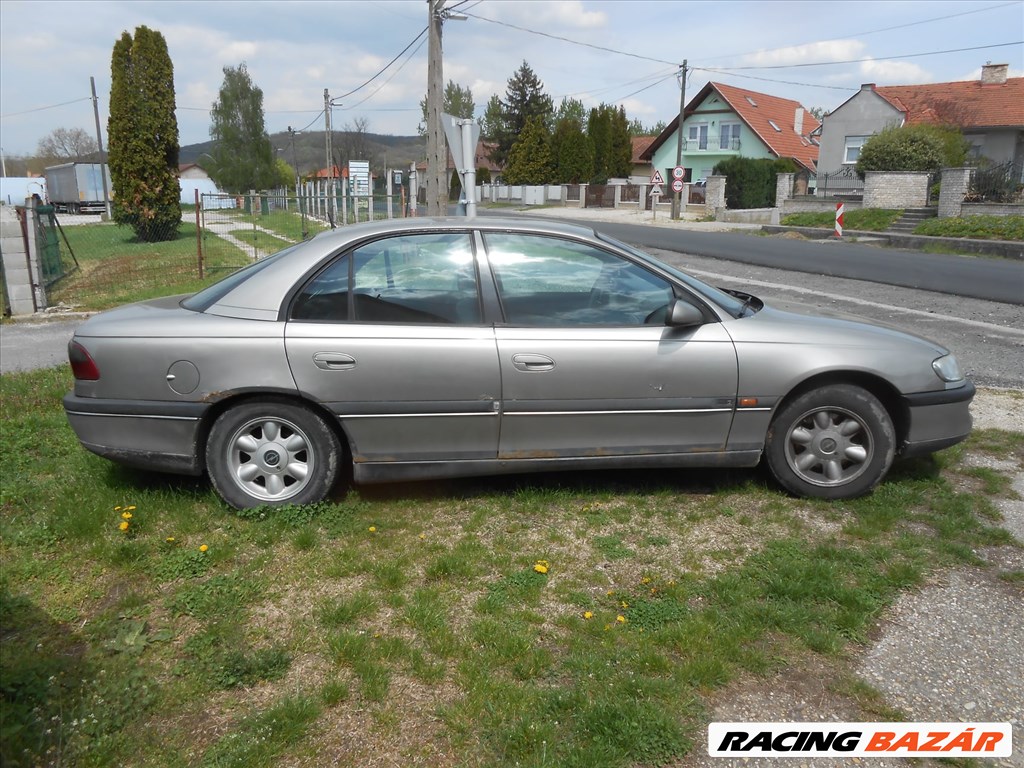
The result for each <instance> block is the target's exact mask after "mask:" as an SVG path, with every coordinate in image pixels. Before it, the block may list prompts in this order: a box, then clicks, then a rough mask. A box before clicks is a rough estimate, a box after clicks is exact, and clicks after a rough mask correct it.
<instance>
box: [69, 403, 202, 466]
mask: <svg viewBox="0 0 1024 768" xmlns="http://www.w3.org/2000/svg"><path fill="white" fill-rule="evenodd" d="M208 408H209V405H207V404H205V403H175V402H165V401H148V400H103V399H97V398H91V397H78V396H77V395H75V394H74V393H73V392H71V393H68V394H67V395H65V396H64V412H65V414H67V417H68V422H69V423H70V424H71V428H72V429H73V430H74V431H75V434H76V435H77V436H78V439H79V441H80V442H81V443H82V445H83V446H84V447H85V448H87V449H88V450H90V451H92V452H93V453H95V454H97V455H99V456H102V457H103V458H105V459H109V460H111V461H115V462H117V463H118V464H124V465H127V466H131V467H138V468H140V469H148V470H155V471H159V472H173V473H175V474H181V475H201V474H202V473H203V467H202V462H200V460H199V455H198V436H199V425H200V422H201V420H202V417H203V414H204V413H205V412H206V410H207V409H208Z"/></svg>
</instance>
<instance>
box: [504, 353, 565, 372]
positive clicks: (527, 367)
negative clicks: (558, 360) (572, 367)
mask: <svg viewBox="0 0 1024 768" xmlns="http://www.w3.org/2000/svg"><path fill="white" fill-rule="evenodd" d="M512 365H513V366H514V367H515V368H516V370H519V371H528V372H534V371H550V370H552V369H554V367H555V361H554V360H552V359H551V358H550V357H548V356H547V355H537V354H525V353H520V354H518V355H512Z"/></svg>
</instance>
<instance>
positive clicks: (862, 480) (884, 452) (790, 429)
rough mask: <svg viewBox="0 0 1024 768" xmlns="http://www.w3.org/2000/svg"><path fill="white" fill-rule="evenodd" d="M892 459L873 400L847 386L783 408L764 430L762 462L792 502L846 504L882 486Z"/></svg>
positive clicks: (884, 419)
mask: <svg viewBox="0 0 1024 768" xmlns="http://www.w3.org/2000/svg"><path fill="white" fill-rule="evenodd" d="M895 454H896V430H895V429H894V427H893V423H892V418H891V417H890V416H889V413H888V412H887V411H886V410H885V407H884V406H883V405H882V403H881V402H879V400H878V398H876V397H875V396H874V395H872V394H871V393H870V392H868V391H867V390H864V389H861V388H860V387H857V386H852V385H849V384H833V385H829V386H825V387H821V388H820V389H814V390H811V391H810V392H806V393H804V394H802V395H800V396H799V397H797V398H795V399H793V400H791V401H790V402H788V403H785V404H784V405H783V406H782V407H781V408H780V409H779V411H778V413H776V414H775V417H774V418H773V419H772V423H771V426H770V427H769V428H768V435H767V439H766V449H765V458H766V460H767V462H768V467H769V469H770V470H771V472H772V475H774V476H775V479H776V480H777V481H778V482H779V484H780V485H782V487H783V488H785V489H786V490H788V491H790V492H791V493H793V494H796V495H797V496H806V497H810V498H818V499H852V498H856V497H857V496H863V495H864V494H865V493H868V492H869V491H871V489H873V488H874V487H875V486H876V485H878V483H880V482H881V481H882V478H884V477H885V475H886V473H887V472H888V471H889V467H891V466H892V462H893V457H894V456H895Z"/></svg>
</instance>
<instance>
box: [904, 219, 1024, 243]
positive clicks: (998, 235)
mask: <svg viewBox="0 0 1024 768" xmlns="http://www.w3.org/2000/svg"><path fill="white" fill-rule="evenodd" d="M914 234H915V235H931V236H933V237H970V238H974V239H980V240H1024V216H964V217H963V218H959V219H929V220H928V221H923V222H921V223H920V224H918V225H917V228H916V229H914Z"/></svg>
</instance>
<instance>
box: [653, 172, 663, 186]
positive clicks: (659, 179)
mask: <svg viewBox="0 0 1024 768" xmlns="http://www.w3.org/2000/svg"><path fill="white" fill-rule="evenodd" d="M664 183H665V177H664V176H662V175H661V171H655V172H654V175H653V176H651V184H664Z"/></svg>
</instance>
